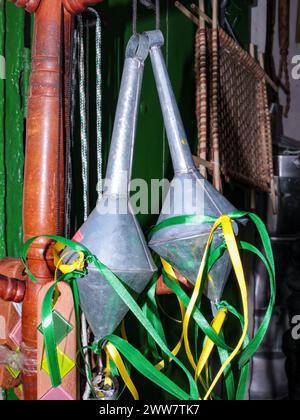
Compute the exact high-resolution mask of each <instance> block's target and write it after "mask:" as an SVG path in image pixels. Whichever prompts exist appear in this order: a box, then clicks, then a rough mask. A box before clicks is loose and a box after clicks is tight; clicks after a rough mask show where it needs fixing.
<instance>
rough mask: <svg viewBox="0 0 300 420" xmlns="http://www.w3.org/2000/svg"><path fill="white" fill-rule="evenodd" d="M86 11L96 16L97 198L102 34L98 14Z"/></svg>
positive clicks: (101, 165)
mask: <svg viewBox="0 0 300 420" xmlns="http://www.w3.org/2000/svg"><path fill="white" fill-rule="evenodd" d="M88 10H89V11H90V12H91V13H93V14H94V15H95V16H96V115H97V117H96V124H97V175H98V183H97V192H98V196H99V198H100V197H101V195H102V190H103V188H102V187H103V185H102V168H103V163H102V147H103V146H102V145H103V137H102V71H101V70H102V51H101V46H102V34H101V29H102V28H101V17H100V15H99V13H98V12H97V11H96V10H95V9H92V8H91V7H90V8H88Z"/></svg>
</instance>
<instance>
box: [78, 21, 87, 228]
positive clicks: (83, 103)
mask: <svg viewBox="0 0 300 420" xmlns="http://www.w3.org/2000/svg"><path fill="white" fill-rule="evenodd" d="M77 19H78V46H79V51H78V53H79V103H80V134H81V163H82V183H83V215H84V220H86V219H87V218H88V208H89V205H88V143H87V115H86V95H85V84H86V79H85V77H86V75H85V60H84V33H83V21H82V16H81V15H78V17H77Z"/></svg>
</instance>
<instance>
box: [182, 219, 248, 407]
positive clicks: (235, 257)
mask: <svg viewBox="0 0 300 420" xmlns="http://www.w3.org/2000/svg"><path fill="white" fill-rule="evenodd" d="M219 226H221V227H222V230H223V233H224V237H225V241H226V245H227V249H228V252H229V255H230V259H231V262H232V265H233V268H234V271H235V274H236V278H237V281H238V285H239V288H240V291H241V296H242V303H243V313H244V318H245V323H244V328H243V333H242V336H241V338H240V340H239V342H238V344H237V346H236V348H235V349H234V351H233V352H232V353H231V355H230V356H229V357H228V359H227V360H226V362H225V363H224V364H223V366H222V367H221V369H220V370H219V372H218V374H217V376H216V378H215V379H214V381H213V383H212V384H211V386H210V388H209V389H208V391H207V392H206V395H205V397H204V400H207V399H208V398H209V396H210V395H211V393H212V392H213V390H214V388H215V387H216V385H217V383H218V381H219V379H220V378H221V376H222V375H223V373H224V371H225V369H226V368H227V366H228V365H229V364H230V363H231V362H232V360H233V359H234V358H235V357H236V356H237V355H238V353H239V351H240V349H241V348H242V346H243V343H244V340H245V338H246V335H247V331H248V325H249V319H248V297H247V286H246V281H245V275H244V270H243V266H242V261H241V258H240V254H239V250H238V246H237V243H236V238H235V234H234V231H233V228H232V221H231V219H230V217H229V216H227V215H224V216H221V217H220V218H219V219H218V220H217V221H216V222H215V224H214V226H213V228H212V231H211V233H210V236H209V240H208V243H207V246H206V249H205V252H204V256H203V259H202V262H201V265H200V269H199V273H198V276H197V281H196V284H195V288H194V291H193V294H192V297H191V300H190V302H189V305H188V307H187V310H186V314H185V318H184V320H183V335H184V345H185V350H186V354H187V357H188V359H189V361H190V363H191V365H192V367H193V369H194V370H195V372H196V376H197V374H198V372H199V370H201V369H199V367H198V366H199V365H200V368H201V366H202V365H203V363H204V366H205V364H206V362H207V357H209V355H210V353H209V352H207V351H206V350H207V349H208V347H207V348H206V349H205V354H204V355H203V354H202V359H201V363H200V361H199V363H198V366H197V365H196V363H195V360H194V357H193V354H192V352H191V348H190V344H189V337H188V331H189V324H190V320H191V317H192V314H193V311H194V308H195V305H196V303H197V300H198V298H199V295H200V291H201V286H202V282H203V281H205V279H203V275H204V270H205V267H206V263H207V257H208V251H209V249H210V247H211V244H212V241H213V237H214V233H215V231H216V230H217V229H218V228H219ZM218 315H219V316H220V318H219V319H218V320H216V322H217V323H218V324H219V323H221V322H222V318H223V316H224V314H218ZM217 318H218V317H217ZM224 321H225V319H224ZM224 321H223V322H224Z"/></svg>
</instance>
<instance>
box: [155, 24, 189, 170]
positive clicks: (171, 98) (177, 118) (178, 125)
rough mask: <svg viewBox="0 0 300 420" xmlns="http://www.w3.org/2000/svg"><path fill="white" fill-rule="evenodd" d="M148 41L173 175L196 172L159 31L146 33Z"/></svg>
mask: <svg viewBox="0 0 300 420" xmlns="http://www.w3.org/2000/svg"><path fill="white" fill-rule="evenodd" d="M147 35H148V37H149V41H150V45H151V48H150V57H151V61H152V65H153V72H154V77H155V80H156V86H157V90H158V94H159V97H160V102H161V107H162V111H163V117H164V122H165V128H166V131H167V136H168V138H169V139H172V141H170V142H169V146H170V152H171V157H172V161H173V167H174V172H175V174H178V173H185V172H190V171H191V170H194V171H196V167H195V165H194V162H193V158H192V153H191V150H190V146H189V144H188V141H187V136H186V133H185V130H184V126H183V122H182V119H181V115H180V112H179V109H178V105H177V103H176V98H175V95H174V92H173V89H172V86H171V81H170V78H169V75H168V70H167V67H166V63H165V60H164V57H163V54H162V50H161V47H162V46H163V45H164V38H163V36H162V33H161V32H160V31H151V32H147Z"/></svg>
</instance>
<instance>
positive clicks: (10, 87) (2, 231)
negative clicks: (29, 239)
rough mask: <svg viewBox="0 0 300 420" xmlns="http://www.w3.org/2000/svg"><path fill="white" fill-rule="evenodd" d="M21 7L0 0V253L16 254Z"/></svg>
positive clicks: (23, 68) (24, 78) (23, 65)
mask: <svg viewBox="0 0 300 420" xmlns="http://www.w3.org/2000/svg"><path fill="white" fill-rule="evenodd" d="M24 15H25V14H24V11H23V10H21V9H19V8H16V7H15V5H14V4H12V3H11V2H9V1H1V3H0V51H1V54H2V55H3V56H4V57H5V60H6V80H3V81H0V257H3V256H5V255H9V256H19V255H20V251H21V245H22V192H23V166H24V136H25V120H24V116H25V109H24V108H25V102H26V101H25V97H26V89H25V87H26V86H28V76H29V71H28V66H29V63H30V56H29V55H28V51H27V52H26V49H25V48H24Z"/></svg>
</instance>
